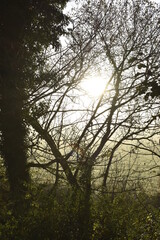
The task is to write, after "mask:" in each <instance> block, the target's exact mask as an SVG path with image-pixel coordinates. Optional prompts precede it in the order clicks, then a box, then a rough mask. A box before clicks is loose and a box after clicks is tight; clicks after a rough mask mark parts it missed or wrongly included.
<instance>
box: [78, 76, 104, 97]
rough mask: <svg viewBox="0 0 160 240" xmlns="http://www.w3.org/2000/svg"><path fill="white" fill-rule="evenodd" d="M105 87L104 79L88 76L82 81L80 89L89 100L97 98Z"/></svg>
mask: <svg viewBox="0 0 160 240" xmlns="http://www.w3.org/2000/svg"><path fill="white" fill-rule="evenodd" d="M105 87H106V79H105V78H104V77H102V76H90V77H86V78H85V79H83V81H82V82H81V88H82V90H84V91H85V92H86V94H87V95H88V96H89V97H91V98H97V97H99V96H100V95H101V94H102V93H103V91H104V90H105Z"/></svg>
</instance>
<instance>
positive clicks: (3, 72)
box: [0, 1, 29, 206]
mask: <svg viewBox="0 0 160 240" xmlns="http://www.w3.org/2000/svg"><path fill="white" fill-rule="evenodd" d="M2 6H3V7H2V9H1V10H2V12H1V18H0V20H1V36H0V51H1V53H2V57H1V61H0V99H1V100H0V114H1V117H0V131H1V154H2V157H3V159H4V163H5V166H6V170H7V175H8V180H9V184H10V190H11V195H12V200H15V202H17V201H21V198H23V197H24V195H25V192H26V186H27V184H26V183H27V182H28V181H29V173H28V170H27V167H26V163H27V154H26V144H25V136H26V129H25V125H24V122H23V98H24V81H25V80H24V76H23V70H24V62H25V54H24V52H23V30H24V22H25V19H24V14H23V13H24V11H25V4H24V5H23V4H20V2H19V1H9V2H5V1H3V4H2ZM18 205H19V204H17V206H18Z"/></svg>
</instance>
